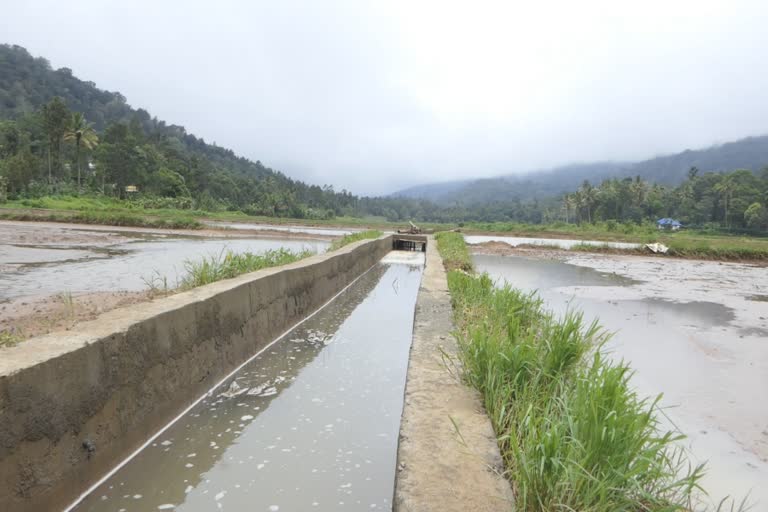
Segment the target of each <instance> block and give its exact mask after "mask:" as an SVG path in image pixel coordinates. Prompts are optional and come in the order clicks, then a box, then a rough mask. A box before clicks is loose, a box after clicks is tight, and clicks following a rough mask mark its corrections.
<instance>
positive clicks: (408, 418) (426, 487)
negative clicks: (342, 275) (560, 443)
mask: <svg viewBox="0 0 768 512" xmlns="http://www.w3.org/2000/svg"><path fill="white" fill-rule="evenodd" d="M426 249H427V260H426V267H425V269H424V274H423V276H422V283H421V288H420V289H419V295H418V297H417V299H416V312H415V319H414V327H413V341H412V344H411V353H410V359H409V363H408V374H407V380H406V385H405V401H404V404H403V416H402V422H401V424H400V443H399V446H398V453H397V461H398V472H397V478H396V482H395V497H394V501H393V504H394V510H395V512H435V511H440V512H464V511H467V510H472V511H478V512H496V511H498V512H502V511H504V512H506V511H509V510H514V506H513V505H514V497H513V495H512V489H511V487H510V485H509V482H508V481H507V480H506V479H505V478H504V477H503V471H504V468H503V462H502V459H501V455H500V453H499V448H498V445H497V444H496V436H495V434H494V432H493V427H492V426H491V422H490V419H489V418H488V416H487V414H486V413H485V409H484V408H483V404H482V399H481V397H480V394H479V393H478V392H477V391H475V390H474V389H472V388H470V387H468V386H466V385H465V384H464V383H462V382H461V380H460V377H459V375H458V374H457V370H458V368H457V367H456V366H455V365H456V364H457V363H458V361H457V359H456V358H457V354H458V346H457V344H456V340H455V339H454V338H453V336H452V333H453V331H454V326H453V322H452V317H453V315H452V310H451V297H450V294H449V292H448V281H447V278H446V273H445V269H444V267H443V262H442V259H441V258H440V254H439V253H438V251H437V244H436V242H435V240H434V238H433V237H429V241H428V243H427V248H426Z"/></svg>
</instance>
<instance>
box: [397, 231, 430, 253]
mask: <svg viewBox="0 0 768 512" xmlns="http://www.w3.org/2000/svg"><path fill="white" fill-rule="evenodd" d="M392 249H394V250H396V251H415V252H427V237H425V236H419V235H395V236H394V238H393V239H392Z"/></svg>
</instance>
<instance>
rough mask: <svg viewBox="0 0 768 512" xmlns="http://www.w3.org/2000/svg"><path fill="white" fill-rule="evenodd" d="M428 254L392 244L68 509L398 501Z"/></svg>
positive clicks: (318, 506) (380, 506) (274, 507)
mask: <svg viewBox="0 0 768 512" xmlns="http://www.w3.org/2000/svg"><path fill="white" fill-rule="evenodd" d="M423 265H424V255H423V254H422V253H413V252H411V253H400V252H393V253H390V255H388V256H387V257H385V258H384V260H382V261H381V262H380V263H378V264H376V265H375V266H374V267H373V268H372V269H371V270H369V271H368V272H367V273H365V274H364V275H363V276H361V277H360V278H359V279H358V280H357V281H355V282H354V283H353V284H352V285H351V286H350V287H349V288H347V289H346V290H345V291H344V292H342V293H341V294H339V295H338V296H337V297H336V298H335V299H334V300H333V301H332V302H330V303H329V304H328V305H326V306H325V307H324V308H322V309H321V310H319V311H318V312H317V313H316V314H315V315H313V316H311V317H309V318H308V319H306V320H305V321H304V322H303V323H301V324H300V325H298V326H297V327H295V328H294V329H293V330H291V331H289V332H288V333H287V334H285V335H284V336H283V337H281V338H280V339H278V340H276V341H275V342H274V343H273V344H272V345H270V346H268V347H267V348H266V349H265V350H264V351H262V352H261V353H260V354H258V355H257V356H256V357H254V358H253V359H252V360H251V361H250V362H248V363H247V364H245V365H244V366H243V367H242V368H241V369H240V370H239V371H238V372H236V374H235V375H234V376H232V377H230V378H228V379H227V380H225V382H224V383H223V384H222V385H221V386H220V387H218V388H216V389H214V390H212V391H211V392H209V393H208V394H207V395H206V396H205V397H203V398H202V400H201V401H199V402H198V403H197V404H196V405H195V406H194V407H192V409H191V410H189V412H188V413H186V414H185V415H183V416H181V417H180V418H179V419H178V420H177V421H176V422H175V423H173V424H172V425H171V426H170V427H168V428H167V429H166V430H165V431H163V432H162V433H161V434H160V435H158V436H156V437H155V438H154V439H152V440H150V442H149V443H148V444H147V446H146V447H145V448H144V449H143V450H141V451H139V452H138V453H137V454H136V455H135V457H133V458H132V459H130V460H129V461H127V462H126V463H125V464H124V465H123V466H122V467H121V468H119V469H118V470H116V471H114V472H113V473H112V474H111V475H109V476H108V477H107V478H106V479H105V480H104V481H103V482H102V483H100V484H99V485H97V486H96V487H95V488H94V489H93V490H92V492H90V493H89V494H88V495H87V496H85V497H84V498H83V499H82V501H81V502H80V503H79V504H75V505H73V506H72V507H71V508H70V509H69V510H76V511H77V512H86V511H87V512H103V511H110V512H117V511H124V512H128V511H156V510H178V511H184V512H198V511H200V512H202V511H215V510H232V511H243V510H249V511H269V512H275V511H281V512H285V511H307V510H390V509H391V507H392V496H393V489H394V480H395V472H396V467H395V466H396V455H397V444H398V433H399V427H400V416H401V412H402V405H403V403H402V402H403V392H404V387H405V376H406V371H407V366H408V353H409V349H410V343H411V334H412V330H413V313H414V307H415V303H416V295H417V292H418V289H419V285H420V282H421V274H422V269H423Z"/></svg>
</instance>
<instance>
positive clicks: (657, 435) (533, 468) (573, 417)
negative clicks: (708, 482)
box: [438, 233, 733, 512]
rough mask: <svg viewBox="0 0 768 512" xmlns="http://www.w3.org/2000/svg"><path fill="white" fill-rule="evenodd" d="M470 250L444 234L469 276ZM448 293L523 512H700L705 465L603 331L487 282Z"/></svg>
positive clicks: (442, 244)
mask: <svg viewBox="0 0 768 512" xmlns="http://www.w3.org/2000/svg"><path fill="white" fill-rule="evenodd" d="M461 244H463V239H462V238H461V235H459V234H455V233H445V234H441V235H440V236H439V237H438V249H439V250H440V252H441V254H445V255H444V256H443V257H444V258H445V259H446V261H447V262H448V268H452V269H453V268H461V269H466V268H467V267H468V266H469V267H470V268H471V260H470V259H469V257H468V255H466V256H465V254H464V252H463V251H462V250H461V248H460V245H461ZM448 285H449V289H450V292H451V298H452V299H451V300H452V304H453V308H454V317H455V321H456V326H457V339H458V342H459V346H460V354H459V358H460V362H461V367H462V370H463V376H464V378H465V379H466V381H467V382H468V383H469V384H471V385H472V386H473V387H475V388H477V389H478V390H479V391H480V393H481V394H482V396H483V400H484V404H485V407H486V410H487V412H488V414H489V416H490V418H491V422H492V424H493V427H494V430H495V432H496V435H497V438H498V444H499V448H500V451H501V454H502V457H503V459H504V462H505V467H506V476H507V477H508V479H509V480H510V482H511V483H512V486H513V490H514V493H515V498H516V509H517V510H521V511H531V512H533V511H559V510H562V511H570V510H579V511H581V510H589V511H593V512H613V511H615V510H626V511H646V510H648V511H650V510H654V511H656V510H669V511H671V510H690V509H691V508H692V501H693V495H694V493H695V492H696V491H697V490H699V489H700V487H699V482H700V479H701V477H702V474H703V467H702V466H696V465H693V464H692V463H691V462H690V461H689V460H688V459H687V457H686V454H685V452H684V450H683V449H682V448H681V447H680V444H679V441H680V440H681V439H682V438H683V436H682V434H680V433H678V432H674V431H667V430H665V429H664V428H663V427H662V426H661V424H660V423H659V421H658V417H659V415H660V414H662V411H660V406H659V399H658V398H657V399H655V400H644V399H642V398H640V397H638V396H637V394H636V393H635V392H634V391H633V390H632V388H631V386H630V383H629V379H630V376H631V373H632V371H631V369H630V368H629V366H627V365H626V364H625V363H623V362H619V363H616V362H613V361H611V360H609V359H608V358H607V357H606V356H605V355H604V353H603V350H602V345H603V343H604V342H605V341H606V340H607V339H608V334H607V333H606V332H605V331H604V330H603V329H602V328H601V327H600V326H599V325H598V324H597V323H596V322H593V323H587V322H585V320H584V318H583V317H582V315H581V314H579V313H574V312H571V313H569V314H567V315H565V317H563V318H557V317H555V316H554V315H552V314H551V313H549V312H547V311H546V310H545V308H544V306H543V303H542V301H541V300H540V299H539V298H537V297H536V296H535V295H533V294H526V293H523V292H521V291H519V290H515V289H513V288H511V287H510V286H504V287H502V288H497V287H495V286H494V284H493V282H492V280H491V279H490V278H489V277H488V276H487V275H482V276H476V275H472V274H470V273H467V272H464V271H456V270H453V271H451V272H449V274H448ZM724 506H725V505H723V504H721V507H724ZM732 509H733V507H732Z"/></svg>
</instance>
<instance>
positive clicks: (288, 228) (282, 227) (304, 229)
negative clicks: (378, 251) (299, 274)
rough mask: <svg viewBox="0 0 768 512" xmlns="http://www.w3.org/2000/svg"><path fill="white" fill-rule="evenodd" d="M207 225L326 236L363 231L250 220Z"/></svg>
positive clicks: (359, 229)
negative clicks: (250, 221) (255, 222)
mask: <svg viewBox="0 0 768 512" xmlns="http://www.w3.org/2000/svg"><path fill="white" fill-rule="evenodd" d="M206 225H207V226H210V227H213V228H217V229H222V228H224V229H238V230H250V231H278V232H284V233H304V234H309V235H324V236H334V237H336V236H344V235H349V234H352V233H357V232H358V231H363V229H361V228H347V227H344V228H339V227H327V228H325V227H317V226H298V225H288V224H251V223H248V222H220V221H211V222H207V223H206Z"/></svg>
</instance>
